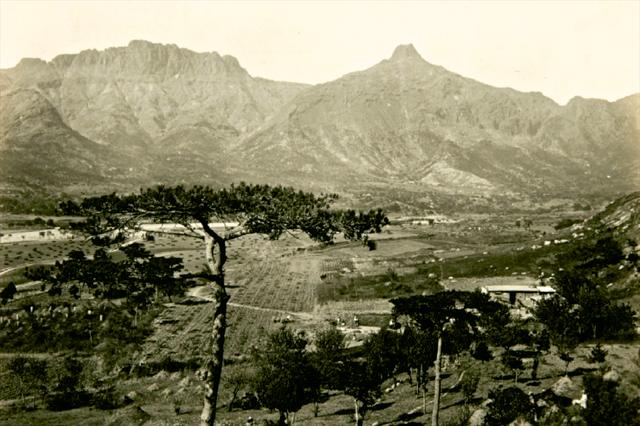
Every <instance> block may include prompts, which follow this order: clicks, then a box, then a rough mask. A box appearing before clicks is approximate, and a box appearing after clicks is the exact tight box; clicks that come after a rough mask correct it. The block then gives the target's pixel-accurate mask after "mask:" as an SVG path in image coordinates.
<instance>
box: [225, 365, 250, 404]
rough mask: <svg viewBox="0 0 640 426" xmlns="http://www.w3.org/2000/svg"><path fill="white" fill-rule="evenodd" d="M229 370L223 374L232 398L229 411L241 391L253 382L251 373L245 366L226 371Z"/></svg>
mask: <svg viewBox="0 0 640 426" xmlns="http://www.w3.org/2000/svg"><path fill="white" fill-rule="evenodd" d="M227 371H228V370H225V374H223V375H222V380H223V381H224V383H225V385H226V387H227V388H228V389H229V391H230V392H231V400H230V401H229V404H228V405H227V411H229V412H231V410H232V409H233V404H234V403H235V402H236V399H237V398H238V394H239V393H240V391H242V390H243V389H245V388H246V387H247V386H248V385H249V384H250V383H251V375H250V374H249V372H248V371H247V370H246V369H245V368H236V369H234V370H232V371H230V372H229V373H228V374H227V373H226V372H227Z"/></svg>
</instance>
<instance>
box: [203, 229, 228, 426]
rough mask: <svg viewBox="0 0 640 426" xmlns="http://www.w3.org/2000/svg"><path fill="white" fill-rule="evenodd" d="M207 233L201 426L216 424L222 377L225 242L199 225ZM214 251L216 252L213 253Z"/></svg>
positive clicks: (226, 298)
mask: <svg viewBox="0 0 640 426" xmlns="http://www.w3.org/2000/svg"><path fill="white" fill-rule="evenodd" d="M203 228H204V230H205V232H206V233H207V236H206V237H205V241H206V253H205V254H206V258H207V264H208V266H209V269H210V270H211V273H212V274H213V286H214V288H215V293H214V300H215V301H214V303H215V309H214V317H213V327H212V329H211V348H210V352H209V359H208V360H207V362H206V363H205V366H204V369H203V370H204V371H203V374H202V375H203V377H202V379H203V381H204V404H203V407H202V414H201V415H200V425H201V426H213V425H214V424H215V421H216V403H217V400H218V387H219V386H220V376H221V374H222V364H223V361H224V336H225V331H226V328H227V301H228V300H229V296H228V295H227V292H226V289H225V285H224V263H225V261H226V245H225V240H224V239H223V238H222V237H220V236H219V235H218V234H216V233H215V232H214V231H213V230H212V229H211V228H209V226H208V225H207V224H203ZM216 248H217V250H216Z"/></svg>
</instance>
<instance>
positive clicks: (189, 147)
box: [0, 41, 305, 180]
mask: <svg viewBox="0 0 640 426" xmlns="http://www.w3.org/2000/svg"><path fill="white" fill-rule="evenodd" d="M304 87H305V86H304V85H301V84H295V83H282V82H275V81H270V80H265V79H260V78H253V77H251V76H250V75H249V74H248V73H247V72H246V70H244V69H243V68H242V67H241V66H240V65H239V64H238V61H237V60H236V59H235V58H233V57H231V56H220V55H219V54H217V53H215V52H211V53H195V52H192V51H190V50H187V49H181V48H178V47H177V46H174V45H160V44H154V43H149V42H146V41H132V42H131V43H130V44H129V45H128V46H126V47H118V48H110V49H106V50H104V51H95V50H88V51H83V52H80V53H79V54H76V55H60V56H57V57H56V58H54V59H53V60H52V61H51V62H44V61H41V60H38V59H25V60H23V61H21V62H20V63H19V64H18V65H17V66H16V67H14V68H12V69H8V70H3V71H2V72H1V73H0V93H1V94H2V97H3V98H5V97H9V94H11V93H12V92H13V91H16V90H24V89H29V90H34V91H37V92H38V93H39V94H40V95H41V96H42V97H44V98H45V99H46V100H47V101H48V102H49V103H50V104H51V106H52V107H53V108H55V110H56V111H57V112H58V114H59V116H60V119H61V121H62V122H63V123H64V125H66V126H67V127H68V128H69V129H73V130H74V131H76V132H77V133H78V134H79V135H82V136H83V137H85V138H87V139H88V140H92V141H94V142H96V143H98V144H101V145H104V146H108V147H111V148H112V149H113V150H117V151H118V152H119V153H120V154H121V155H124V156H125V157H127V158H128V159H129V160H130V161H131V162H133V163H136V162H138V161H139V160H140V159H143V160H152V162H153V163H155V164H156V165H157V167H156V169H157V170H156V171H158V170H160V171H162V170H165V171H167V170H172V171H173V172H174V173H176V172H178V175H177V176H174V177H175V178H177V179H181V178H184V177H185V176H181V175H180V172H185V173H187V176H186V177H187V178H189V177H190V176H188V175H189V173H193V172H194V171H193V170H192V169H193V168H192V167H190V166H187V167H186V169H182V170H181V168H180V167H178V170H175V169H174V167H173V166H172V165H171V164H163V163H166V162H167V161H168V162H172V161H173V160H175V159H176V158H178V159H184V157H187V160H188V162H191V161H192V160H194V161H195V162H196V164H197V163H199V162H202V160H203V159H204V160H205V164H204V165H201V167H199V171H200V172H202V171H203V170H206V167H205V166H206V165H209V167H208V168H209V169H210V170H209V174H210V175H211V174H212V172H211V167H210V163H211V162H214V163H219V162H222V161H223V159H222V158H223V156H221V153H222V152H223V151H224V150H225V149H226V146H227V144H228V143H229V142H230V141H231V140H234V139H236V138H237V137H238V135H240V134H241V133H243V132H246V131H249V130H251V129H253V128H255V127H257V126H258V125H259V124H260V123H262V122H263V121H264V119H265V118H266V117H268V116H269V115H271V114H272V113H273V112H274V111H275V110H276V109H278V108H279V107H280V106H281V105H282V104H283V103H285V102H286V101H287V100H289V99H290V98H291V97H292V96H293V95H294V94H296V93H297V92H298V91H299V90H301V89H302V88H304ZM31 119H32V120H34V121H37V120H38V118H37V117H31ZM41 124H42V123H41ZM30 125H37V124H33V123H28V126H30ZM10 130H11V129H9V131H10ZM52 131H54V130H52ZM5 137H8V138H9V140H11V135H6V136H5ZM5 143H7V142H6V141H5ZM35 160H36V159H35V158H32V159H24V163H25V164H29V163H30V162H31V164H34V165H35V164H36V162H35ZM216 168H217V169H220V167H219V164H217V167H216ZM28 169H29V167H27V168H25V171H26V170H28ZM189 169H190V170H189ZM140 172H141V173H142V172H143V170H140ZM145 173H146V172H145ZM220 173H222V171H220ZM155 175H157V173H155V174H154V176H155ZM147 180H149V179H147Z"/></svg>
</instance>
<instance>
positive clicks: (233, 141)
mask: <svg viewBox="0 0 640 426" xmlns="http://www.w3.org/2000/svg"><path fill="white" fill-rule="evenodd" d="M19 90H33V91H35V92H37V93H39V94H40V96H42V97H43V98H44V99H46V100H47V102H48V103H49V104H50V106H51V108H53V109H54V110H55V112H56V113H57V114H58V115H59V117H60V121H61V123H58V122H54V121H51V120H50V121H46V120H44V119H43V120H41V119H40V118H38V114H37V111H39V110H40V109H42V105H41V100H35V98H34V101H33V104H32V105H30V106H29V105H27V104H25V102H27V100H28V99H31V98H29V97H26V98H25V99H23V100H22V101H21V102H18V104H20V105H21V108H22V109H21V111H22V113H18V112H19V111H18V112H16V111H14V109H15V108H16V106H15V105H13V104H12V102H6V101H5V102H3V103H2V106H3V108H2V111H1V112H0V114H2V116H0V118H1V119H2V120H1V121H3V123H2V124H0V126H2V128H1V129H0V130H2V132H0V135H2V139H1V140H0V167H2V168H3V169H5V170H7V171H6V172H4V173H3V174H2V175H0V176H1V177H2V180H3V182H0V184H2V185H3V186H5V187H6V186H13V187H16V188H19V187H20V186H21V185H24V181H20V182H18V181H17V180H16V179H13V178H12V176H23V177H26V176H27V175H29V173H32V174H37V175H38V177H37V178H35V177H34V178H32V179H27V180H26V181H28V182H30V183H29V185H32V186H33V185H35V186H38V185H40V186H41V187H43V188H47V190H54V191H56V190H57V191H60V190H64V187H63V186H64V185H62V187H61V185H60V183H59V182H58V181H56V183H53V182H48V181H47V178H46V175H43V174H41V173H33V172H34V169H36V168H37V164H38V152H37V149H36V148H33V147H34V146H37V144H36V145H33V144H31V145H30V144H27V143H26V142H25V141H26V140H28V141H31V142H32V141H38V140H41V139H42V140H44V139H47V137H48V136H47V132H48V131H49V130H47V127H46V125H45V124H43V121H44V122H45V123H50V124H51V129H50V131H51V132H52V134H54V135H56V138H57V143H58V144H62V145H60V146H61V147H62V146H63V145H64V141H65V140H69V141H71V142H69V143H70V145H72V146H73V149H71V148H70V150H69V153H68V155H76V156H77V155H79V152H78V150H83V149H84V150H85V151H86V152H84V153H83V154H82V155H80V157H81V158H85V159H89V158H96V161H95V164H94V165H93V167H94V168H93V170H94V171H95V175H96V177H97V178H96V179H95V180H96V181H100V182H103V181H105V180H106V182H107V184H108V182H112V183H113V186H114V187H122V186H127V185H128V184H130V185H133V184H134V183H135V184H140V185H149V184H153V183H157V182H163V183H187V184H188V183H204V184H226V183H229V182H231V181H234V180H249V181H259V182H263V181H264V182H270V183H286V184H295V185H296V186H301V187H305V188H320V189H323V190H332V191H334V190H342V191H344V190H346V191H351V190H353V191H356V192H357V191H359V190H361V189H362V188H365V187H367V186H369V185H382V186H385V185H386V186H388V187H389V188H403V187H411V188H414V187H417V188H422V189H421V190H422V191H425V192H434V193H447V194H460V195H466V196H471V195H473V196H477V195H491V196H493V195H499V194H521V195H522V196H527V197H538V196H542V195H544V194H547V195H549V194H557V193H562V192H564V193H569V194H570V193H586V192H589V191H594V192H603V193H610V194H612V195H614V194H619V193H620V192H624V191H628V190H630V189H635V188H637V187H640V175H639V172H638V170H639V169H640V122H639V121H640V118H638V117H639V116H640V113H639V112H638V111H639V108H640V94H633V95H630V96H627V97H625V98H622V99H620V100H618V101H615V102H608V101H604V100H598V99H585V98H581V97H574V98H573V99H571V100H570V101H569V102H568V103H567V104H566V105H558V104H557V103H556V102H555V101H553V100H552V99H550V98H548V97H546V96H544V95H543V94H541V93H539V92H528V93H525V92H520V91H517V90H514V89H511V88H496V87H492V86H490V85H487V84H484V83H481V82H478V81H476V80H473V79H470V78H467V77H464V76H461V75H458V74H456V73H454V72H451V71H448V70H446V69H445V68H443V67H441V66H439V65H434V64H431V63H429V62H428V61H426V60H424V59H423V58H422V56H421V55H420V54H419V53H418V51H417V50H416V49H415V47H413V45H411V44H406V45H400V46H398V47H397V48H396V49H395V50H394V51H393V53H392V55H391V56H390V57H389V58H387V59H383V60H381V61H380V62H379V63H377V64H375V65H373V66H372V67H370V68H367V69H365V70H360V71H355V72H352V73H349V74H346V75H344V76H343V77H341V78H338V79H336V80H333V81H330V82H326V83H322V84H318V85H304V84H299V83H287V82H277V81H272V80H268V79H263V78H260V77H252V76H251V74H250V73H249V72H248V71H247V70H246V69H244V68H243V67H242V66H241V65H240V63H239V62H238V61H237V59H236V58H234V57H233V56H230V55H220V54H218V53H217V52H193V51H191V50H189V49H184V48H180V47H178V46H176V45H172V44H171V45H163V44H157V43H151V42H147V41H144V40H133V41H131V42H130V43H129V44H128V45H127V46H122V47H113V48H107V49H104V50H100V51H98V50H84V51H82V52H79V53H77V54H62V55H58V56H56V57H54V58H53V59H52V60H51V61H49V62H46V61H42V60H40V59H33V58H25V59H23V60H21V61H20V63H19V64H18V65H16V67H14V68H10V69H5V70H0V95H1V96H2V97H3V98H5V99H17V98H14V97H13V95H11V94H12V93H14V92H16V91H19ZM10 95H11V96H10ZM47 108H48V107H47ZM25 111H31V112H30V113H29V114H24V112H25ZM50 112H51V111H50ZM4 116H7V117H20V116H26V117H29V118H28V120H5V119H4V118H5V117H4ZM43 117H46V115H45V116H43ZM43 126H44V127H43ZM55 129H57V130H55ZM61 129H64V130H61ZM70 132H76V133H75V134H77V135H78V136H77V137H76V136H74V135H75V134H72V133H70ZM83 138H84V139H83ZM81 140H82V141H83V142H82V143H79V142H78V141H81ZM74 141H75V142H74ZM21 144H22V145H21ZM20 146H22V148H20ZM25 147H32V148H28V149H27V148H25ZM30 149H31V150H30ZM61 150H62V152H65V150H64V149H63V148H61ZM18 151H20V152H21V154H20V155H21V156H22V157H21V159H20V161H19V162H17V163H16V162H15V161H8V160H7V158H9V157H11V156H10V155H8V154H5V153H6V152H13V154H11V155H13V156H14V157H15V155H17V154H15V152H18ZM14 154H15V155H14ZM105 156H106V157H105ZM12 158H13V157H12ZM18 164H19V169H18ZM62 168H63V169H64V170H65V171H64V172H61V173H63V174H64V173H67V175H68V179H67V180H68V183H69V184H73V185H75V184H76V183H78V182H80V181H83V180H84V181H87V182H88V183H89V184H90V183H91V181H92V180H91V179H88V180H87V175H86V174H84V173H83V174H82V179H81V178H80V177H79V176H74V168H73V167H71V168H68V167H67V168H65V167H62ZM110 170H111V171H113V170H118V171H119V172H118V173H115V174H114V173H111V172H109V171H110ZM21 182H22V183H21Z"/></svg>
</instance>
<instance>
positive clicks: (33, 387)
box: [7, 356, 48, 403]
mask: <svg viewBox="0 0 640 426" xmlns="http://www.w3.org/2000/svg"><path fill="white" fill-rule="evenodd" d="M47 368H48V364H47V361H46V360H44V359H42V360H41V359H37V358H29V357H25V356H17V357H15V358H12V359H11V360H10V361H9V362H8V364H7V369H8V370H9V373H10V374H12V375H13V376H14V377H15V378H16V379H17V383H18V392H19V393H20V397H21V399H22V401H23V403H24V400H25V396H26V395H27V394H28V393H30V392H33V391H36V392H37V393H40V395H44V394H45V393H46V383H47Z"/></svg>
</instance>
